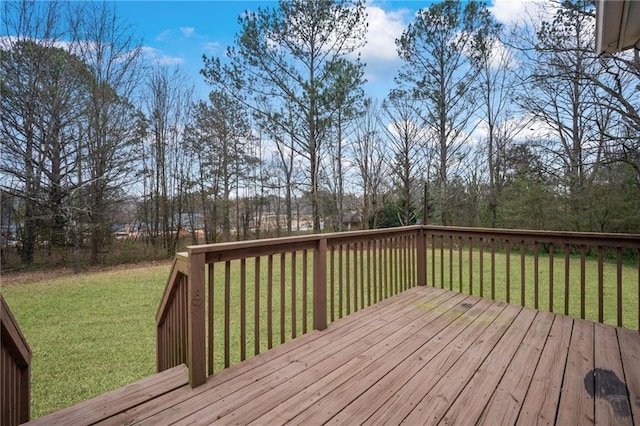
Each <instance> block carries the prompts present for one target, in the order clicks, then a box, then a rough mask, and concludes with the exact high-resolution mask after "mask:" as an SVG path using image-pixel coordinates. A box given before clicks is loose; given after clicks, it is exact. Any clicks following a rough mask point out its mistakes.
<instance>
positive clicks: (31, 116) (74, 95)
mask: <svg viewBox="0 0 640 426" xmlns="http://www.w3.org/2000/svg"><path fill="white" fill-rule="evenodd" d="M3 7H4V10H3V12H4V13H3V19H2V24H3V29H4V32H5V34H16V36H15V37H10V38H7V39H5V43H4V45H3V46H2V48H3V49H2V51H1V58H2V60H1V68H0V84H1V97H0V102H1V106H2V121H1V123H2V124H1V128H0V134H1V135H2V141H3V142H2V147H3V149H2V151H3V155H2V162H1V164H0V173H2V175H3V176H4V177H6V178H3V185H2V186H3V189H4V190H5V191H7V192H9V193H11V194H13V195H15V196H17V197H18V198H20V199H21V200H22V206H23V214H22V219H23V225H22V232H21V240H22V249H21V260H22V262H23V263H31V262H32V261H33V256H34V248H35V243H36V239H37V238H38V236H39V235H40V234H42V235H43V236H44V238H46V240H47V241H48V242H49V244H48V247H49V250H50V251H51V250H52V248H53V247H54V246H61V245H64V244H65V242H66V240H67V237H68V236H67V229H66V228H67V226H66V225H67V223H68V222H69V221H70V220H72V219H74V217H73V216H74V214H75V212H74V211H73V210H72V208H71V207H72V206H71V204H72V203H73V201H72V200H71V198H72V197H74V196H75V194H76V193H77V191H76V189H77V187H78V186H79V185H80V183H81V182H80V181H79V180H76V179H75V178H76V174H77V170H78V163H79V159H80V149H79V143H80V139H81V132H82V130H81V129H82V123H83V117H82V114H83V111H84V109H83V107H82V105H83V104H84V103H85V101H86V96H85V93H86V90H87V87H88V86H89V84H90V82H91V79H90V76H89V74H88V72H87V68H86V66H85V65H84V64H83V63H82V61H81V60H80V59H79V58H78V57H77V56H74V55H72V54H70V53H69V52H68V51H65V50H64V49H62V48H60V47H57V43H58V42H59V37H61V34H60V32H61V28H62V16H61V15H60V5H59V4H57V3H55V2H52V3H36V2H27V1H23V2H5V3H4V4H3Z"/></svg>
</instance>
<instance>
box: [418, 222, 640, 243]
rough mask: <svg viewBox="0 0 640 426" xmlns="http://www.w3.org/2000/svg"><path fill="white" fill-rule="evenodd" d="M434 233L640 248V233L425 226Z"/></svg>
mask: <svg viewBox="0 0 640 426" xmlns="http://www.w3.org/2000/svg"><path fill="white" fill-rule="evenodd" d="M424 229H425V230H426V231H427V232H430V233H434V234H446V235H458V236H469V237H482V238H489V239H490V238H496V237H498V238H502V239H505V240H513V241H516V240H519V241H520V240H521V241H534V242H535V241H537V242H553V243H562V244H586V245H602V246H607V247H627V248H640V234H613V233H599V232H568V231H539V230H522V229H503V228H471V227H458V226H431V225H427V226H424Z"/></svg>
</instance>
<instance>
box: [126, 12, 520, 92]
mask: <svg viewBox="0 0 640 426" xmlns="http://www.w3.org/2000/svg"><path fill="white" fill-rule="evenodd" d="M115 3H116V10H117V14H118V16H119V17H120V18H121V19H123V20H124V21H125V23H126V24H128V25H131V27H132V28H133V29H134V30H135V33H136V35H137V36H138V37H139V38H140V39H142V42H143V46H144V52H145V58H146V60H147V61H149V62H150V63H153V62H156V63H163V64H168V65H178V66H179V67H180V68H181V69H182V70H183V72H184V73H185V74H186V75H187V76H188V77H189V78H190V79H191V80H192V82H193V84H194V85H195V87H196V96H197V97H199V98H205V97H206V96H207V93H208V91H209V89H208V87H207V86H206V84H205V83H204V79H203V78H202V76H200V74H199V70H200V69H201V68H202V55H203V54H207V55H209V56H211V55H220V56H222V55H224V51H225V48H226V47H227V46H229V45H231V44H233V39H234V35H235V34H236V33H237V32H238V31H239V29H240V27H239V25H238V22H237V18H238V16H239V15H240V14H241V13H242V12H244V11H245V10H255V9H256V8H258V7H260V6H263V7H264V6H267V7H270V6H277V3H276V2H275V1H264V0H261V1H258V0H253V1H247V0H244V1H242V0H209V1H157V0H155V1H116V2H115ZM430 3H431V2H430V1H428V0H422V1H416V0H414V1H400V0H369V1H368V3H367V12H368V19H369V32H368V36H367V39H368V43H367V46H365V48H364V50H363V51H362V57H363V60H364V62H366V63H367V71H366V78H367V80H368V83H367V85H366V90H367V92H368V93H369V94H370V95H372V96H376V97H379V98H383V97H384V96H385V95H386V94H387V92H388V91H389V89H391V88H392V87H393V77H394V76H395V74H396V72H397V69H398V67H399V65H400V61H399V59H398V58H397V56H396V53H395V45H394V40H395V38H397V37H399V36H400V34H401V33H402V30H403V29H404V28H405V27H406V25H407V24H408V23H409V22H411V21H412V20H413V16H414V14H415V12H416V11H417V10H419V9H421V8H423V7H427V6H428V5H429V4H430ZM491 3H492V4H493V5H495V7H494V14H495V15H496V17H497V18H498V19H499V20H501V21H503V22H504V21H506V20H509V19H512V18H513V16H515V15H517V14H518V13H519V11H521V10H522V4H523V0H493V1H492V2H491Z"/></svg>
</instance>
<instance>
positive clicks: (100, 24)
mask: <svg viewBox="0 0 640 426" xmlns="http://www.w3.org/2000/svg"><path fill="white" fill-rule="evenodd" d="M71 19H72V22H71V33H72V42H73V46H72V48H71V49H72V52H73V53H74V54H77V55H78V56H79V57H80V58H81V59H82V60H83V61H84V62H85V63H86V64H87V67H88V68H89V72H90V73H91V76H92V84H91V87H90V90H89V92H88V93H89V100H88V102H87V104H86V114H87V115H88V119H87V127H86V132H85V134H84V140H85V144H84V145H83V155H84V158H85V159H86V161H85V165H84V169H83V174H84V175H85V176H86V178H85V181H87V182H88V184H87V185H88V188H87V191H86V197H85V200H86V208H87V211H88V218H89V228H90V234H91V260H92V262H94V263H98V262H99V261H100V258H101V254H102V253H104V252H105V251H106V250H108V246H109V242H110V239H111V230H110V228H109V215H108V214H109V209H110V207H111V205H112V204H113V203H114V202H116V201H119V200H120V199H121V198H122V193H123V189H124V188H125V187H126V185H127V184H129V183H130V182H131V179H130V176H131V174H132V171H133V168H132V162H133V160H134V158H135V157H134V155H133V152H132V147H133V146H134V144H135V142H136V141H137V140H138V139H139V133H138V131H137V130H138V128H137V126H135V125H132V122H133V123H135V121H136V120H138V119H139V115H138V114H137V111H136V110H135V108H134V107H133V105H132V104H131V102H130V99H131V98H132V96H133V94H134V90H135V89H136V87H138V83H139V80H140V78H141V76H142V73H141V70H140V66H141V62H140V58H141V52H142V50H141V46H140V44H139V43H138V42H137V41H136V40H134V38H133V30H132V28H130V27H128V26H126V25H125V24H123V23H122V22H121V21H120V20H119V19H118V16H117V15H116V11H115V9H114V7H113V6H112V5H109V4H108V3H96V2H87V3H83V4H82V7H81V8H80V7H79V9H78V10H75V11H74V13H73V15H72V16H71Z"/></svg>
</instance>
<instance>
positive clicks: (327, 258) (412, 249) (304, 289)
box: [156, 225, 640, 386]
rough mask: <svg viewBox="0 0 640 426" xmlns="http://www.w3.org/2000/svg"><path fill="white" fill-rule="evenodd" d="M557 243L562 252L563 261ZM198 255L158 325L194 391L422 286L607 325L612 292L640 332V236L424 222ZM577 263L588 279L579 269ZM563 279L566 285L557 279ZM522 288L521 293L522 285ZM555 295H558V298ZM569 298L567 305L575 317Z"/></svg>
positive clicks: (183, 269)
mask: <svg viewBox="0 0 640 426" xmlns="http://www.w3.org/2000/svg"><path fill="white" fill-rule="evenodd" d="M558 247H560V248H561V250H562V252H563V256H555V257H554V250H557V249H558ZM187 250H188V251H187V252H186V253H181V254H179V255H178V256H177V257H176V261H175V262H174V265H173V267H172V270H171V274H170V277H169V280H168V282H167V286H166V289H165V293H164V296H163V298H162V302H161V304H160V308H159V310H158V315H157V317H156V319H157V323H158V330H159V331H158V369H159V370H161V369H166V368H170V367H173V366H175V365H178V364H179V363H181V362H186V364H187V365H188V366H189V370H190V375H191V376H190V377H191V385H192V386H197V385H198V384H201V383H204V382H205V381H206V377H207V375H211V374H213V372H214V370H217V369H219V368H226V367H227V366H229V365H230V364H231V363H233V362H235V361H240V360H244V359H245V358H246V357H247V354H248V355H249V356H251V353H253V354H258V353H260V352H261V351H262V350H265V349H270V348H271V347H273V346H274V345H276V344H278V343H283V342H284V341H286V340H287V339H291V338H295V337H296V336H298V335H299V334H304V333H306V332H307V331H308V330H309V326H308V325H309V324H308V323H309V322H310V321H313V324H312V327H313V328H314V329H317V330H322V329H324V328H326V326H327V324H329V323H330V322H332V321H335V320H336V319H339V318H341V317H343V316H344V315H349V314H350V313H351V312H354V311H356V310H359V309H362V308H364V307H366V306H369V305H371V304H373V303H377V302H378V301H380V300H382V299H384V298H386V297H390V296H392V295H394V294H397V293H398V292H401V291H404V290H406V289H407V288H409V287H412V286H415V285H427V284H428V285H431V286H438V287H442V288H445V287H448V288H449V289H451V290H456V291H460V292H466V293H469V294H477V295H480V296H482V297H485V296H486V297H491V298H493V299H502V300H505V301H507V302H509V303H512V302H513V301H517V300H518V299H519V302H520V304H521V305H523V306H532V307H535V308H542V307H543V306H544V307H546V306H548V308H549V310H555V311H557V312H564V313H565V314H573V315H575V316H581V317H582V318H585V317H589V318H590V319H591V317H593V316H594V315H592V314H591V313H586V312H585V310H586V307H590V306H597V309H598V315H597V320H598V321H600V322H604V321H605V315H604V313H605V312H604V307H603V306H604V300H605V299H604V296H605V294H607V297H609V296H610V294H609V293H615V300H616V302H615V303H614V305H615V310H616V312H615V315H614V316H615V320H614V321H613V322H616V323H617V325H619V326H621V325H623V322H624V324H625V325H627V326H629V321H630V320H629V319H628V317H629V315H631V317H633V316H634V315H636V313H635V311H637V316H638V318H639V320H638V328H639V329H640V302H638V300H640V261H638V262H637V263H638V267H637V272H636V275H637V279H636V278H634V277H631V278H630V277H629V274H630V272H629V271H632V272H631V274H632V273H633V270H632V269H629V268H628V267H623V263H624V262H623V258H624V256H631V257H634V256H635V258H636V259H640V235H638V234H599V233H588V232H562V231H531V230H515V229H486V228H468V227H442V226H428V225H416V226H409V227H402V228H387V229H377V230H364V231H351V232H339V233H327V234H312V235H302V236H294V237H285V238H271V239H264V240H255V241H240V242H228V243H219V244H206V245H196V246H189V247H187ZM609 252H611V253H615V257H616V260H615V266H614V268H615V271H614V272H613V275H614V276H615V277H614V278H613V279H610V278H608V277H609V276H610V275H611V274H610V271H608V268H609V266H606V265H608V264H607V263H606V262H605V261H604V256H605V254H606V253H609ZM592 253H597V261H596V260H590V259H591V258H590V257H589V256H591V254H592ZM516 256H517V257H516ZM578 256H579V257H578ZM513 259H518V260H519V267H518V265H517V262H512V261H513ZM576 262H579V263H580V266H579V267H577V270H578V273H577V274H576V273H575V272H572V271H574V269H575V268H576V266H572V265H573V263H576ZM512 263H514V265H512ZM556 264H557V265H556ZM592 265H595V266H592ZM554 267H555V269H554ZM572 268H573V269H572ZM590 268H595V269H596V271H595V272H593V273H591V272H590ZM543 270H544V272H543ZM531 271H533V274H532V273H531ZM562 272H564V277H563V278H564V279H562V277H561V278H556V276H555V275H557V274H559V273H562ZM545 274H546V276H547V277H548V279H547V281H545V280H544V279H543V278H544V277H542V275H545ZM590 274H591V275H590ZM593 275H597V277H596V278H594V279H592V278H591V277H592V276H593ZM578 276H579V277H578ZM576 277H578V278H579V279H580V283H579V284H577V287H575V285H574V284H573V282H574V280H575V279H576ZM454 278H455V280H456V281H457V282H456V285H455V288H454V285H453V284H454ZM518 280H519V283H520V286H516V285H513V286H511V282H512V281H514V282H516V281H518ZM612 280H613V281H614V282H610V281H612ZM635 281H637V289H635V290H634V289H633V286H634V285H636V284H634V282H635ZM485 286H486V287H487V288H485ZM489 286H490V288H489ZM576 288H578V289H579V290H576ZM629 288H631V290H632V291H631V294H632V295H635V296H633V297H630V300H629V301H623V289H624V291H625V292H627V293H628V292H629V291H630V290H629ZM545 289H546V290H545ZM545 291H546V292H545ZM576 291H577V292H578V293H579V294H578V296H579V297H578V301H577V302H576V301H575V300H576V299H575V298H576V297H577V296H576ZM554 292H555V293H556V295H558V294H559V296H556V299H555V302H554ZM593 294H595V296H593ZM625 294H626V293H625ZM594 298H595V299H594ZM559 302H560V303H561V302H564V310H562V309H561V307H560V306H558V303H559ZM576 304H579V305H580V312H579V313H578V311H576V308H575V306H574V305H576ZM629 306H631V309H630V308H629ZM623 308H624V309H623ZM607 309H609V308H607ZM252 311H253V312H252ZM623 312H624V315H626V316H625V318H627V319H624V321H623ZM607 314H608V316H607V317H606V320H607V321H609V322H611V321H612V320H611V318H610V313H609V312H608V313H607ZM593 319H596V318H593ZM633 321H635V320H634V319H633ZM278 338H279V340H278ZM161 341H162V343H160V342H161ZM163 345H165V346H166V348H162V347H161V346H163ZM236 351H237V352H236ZM160 358H162V363H161V362H160V361H161V359H160Z"/></svg>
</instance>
